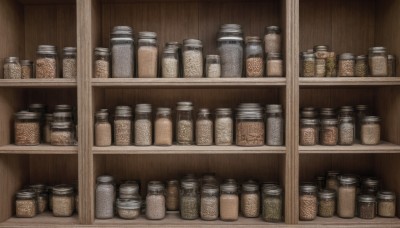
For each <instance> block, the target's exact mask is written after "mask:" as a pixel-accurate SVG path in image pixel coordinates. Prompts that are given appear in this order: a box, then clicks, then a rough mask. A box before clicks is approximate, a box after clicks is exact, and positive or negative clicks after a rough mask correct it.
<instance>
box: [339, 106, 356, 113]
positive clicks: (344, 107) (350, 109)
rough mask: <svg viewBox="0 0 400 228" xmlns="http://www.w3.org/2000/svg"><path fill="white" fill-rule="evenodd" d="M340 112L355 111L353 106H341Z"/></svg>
mask: <svg viewBox="0 0 400 228" xmlns="http://www.w3.org/2000/svg"><path fill="white" fill-rule="evenodd" d="M339 111H340V112H354V108H353V106H342V107H340V108H339Z"/></svg>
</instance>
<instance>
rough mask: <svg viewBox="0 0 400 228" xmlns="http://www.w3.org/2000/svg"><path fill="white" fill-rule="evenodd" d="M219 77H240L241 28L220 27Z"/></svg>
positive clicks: (241, 64)
mask: <svg viewBox="0 0 400 228" xmlns="http://www.w3.org/2000/svg"><path fill="white" fill-rule="evenodd" d="M218 53H219V56H220V57H221V77H223V78H240V77H242V71H243V32H242V30H241V28H221V29H220V31H219V37H218Z"/></svg>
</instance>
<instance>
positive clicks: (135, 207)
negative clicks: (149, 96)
mask: <svg viewBox="0 0 400 228" xmlns="http://www.w3.org/2000/svg"><path fill="white" fill-rule="evenodd" d="M141 205H142V202H141V200H140V199H118V200H117V201H116V209H117V214H118V216H119V217H120V218H122V219H137V218H138V217H139V215H140V208H141Z"/></svg>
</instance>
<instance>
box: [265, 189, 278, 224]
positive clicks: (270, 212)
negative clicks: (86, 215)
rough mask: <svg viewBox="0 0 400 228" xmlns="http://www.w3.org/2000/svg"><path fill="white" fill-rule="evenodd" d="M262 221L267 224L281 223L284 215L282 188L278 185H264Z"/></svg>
mask: <svg viewBox="0 0 400 228" xmlns="http://www.w3.org/2000/svg"><path fill="white" fill-rule="evenodd" d="M262 189H263V190H262V195H263V196H262V200H261V202H262V219H263V220H264V221H266V222H274V223H277V222H281V221H282V214H283V194H282V188H281V187H279V186H278V185H275V184H272V185H263V188H262Z"/></svg>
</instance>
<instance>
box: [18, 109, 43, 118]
mask: <svg viewBox="0 0 400 228" xmlns="http://www.w3.org/2000/svg"><path fill="white" fill-rule="evenodd" d="M14 115H15V118H16V119H19V120H38V119H40V113H37V112H27V111H20V112H17V113H15V114H14Z"/></svg>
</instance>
